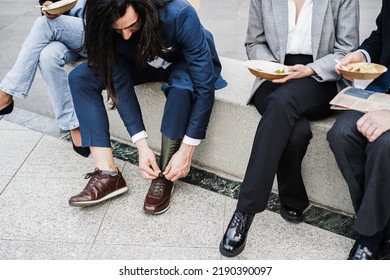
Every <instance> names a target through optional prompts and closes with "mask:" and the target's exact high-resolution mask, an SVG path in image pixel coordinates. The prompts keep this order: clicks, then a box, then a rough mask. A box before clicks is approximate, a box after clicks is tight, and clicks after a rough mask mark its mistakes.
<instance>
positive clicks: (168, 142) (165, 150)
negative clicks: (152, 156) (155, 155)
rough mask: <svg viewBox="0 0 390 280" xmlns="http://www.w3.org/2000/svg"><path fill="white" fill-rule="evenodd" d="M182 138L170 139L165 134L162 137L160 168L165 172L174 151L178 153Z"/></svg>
mask: <svg viewBox="0 0 390 280" xmlns="http://www.w3.org/2000/svg"><path fill="white" fill-rule="evenodd" d="M181 140H182V139H170V138H168V137H167V136H165V135H164V134H163V135H162V139H161V156H160V169H161V172H164V170H165V168H166V167H167V165H168V163H169V161H170V160H171V158H172V156H173V154H174V153H176V152H177V151H178V150H179V148H180V144H181Z"/></svg>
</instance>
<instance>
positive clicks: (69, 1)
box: [42, 0, 77, 15]
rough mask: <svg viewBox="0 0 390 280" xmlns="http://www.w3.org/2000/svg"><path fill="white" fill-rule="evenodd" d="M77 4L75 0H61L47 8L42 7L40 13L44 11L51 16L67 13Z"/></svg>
mask: <svg viewBox="0 0 390 280" xmlns="http://www.w3.org/2000/svg"><path fill="white" fill-rule="evenodd" d="M76 4H77V0H61V1H58V2H55V3H53V4H50V5H49V6H47V7H43V8H42V11H45V12H47V13H49V14H51V15H58V14H63V13H66V12H67V11H69V10H71V9H73V8H74V7H75V6H76Z"/></svg>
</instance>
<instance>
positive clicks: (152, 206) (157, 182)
mask: <svg viewBox="0 0 390 280" xmlns="http://www.w3.org/2000/svg"><path fill="white" fill-rule="evenodd" d="M173 190H174V187H173V182H172V181H169V180H167V179H165V178H164V177H157V178H156V179H154V180H153V181H152V183H151V184H150V187H149V191H148V193H147V194H146V197H145V201H144V208H143V211H144V212H145V213H146V214H150V215H157V214H162V213H164V212H165V211H167V210H168V208H169V206H170V203H171V194H172V193H173Z"/></svg>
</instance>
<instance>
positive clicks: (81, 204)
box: [69, 187, 129, 207]
mask: <svg viewBox="0 0 390 280" xmlns="http://www.w3.org/2000/svg"><path fill="white" fill-rule="evenodd" d="M128 190H129V187H123V188H120V189H118V190H116V191H113V192H112V193H109V194H108V195H106V196H104V197H102V198H100V199H96V200H90V201H69V205H70V206H73V207H87V206H92V205H95V204H99V203H101V202H103V201H105V200H107V199H110V198H113V197H116V196H118V195H121V194H124V193H125V192H127V191H128Z"/></svg>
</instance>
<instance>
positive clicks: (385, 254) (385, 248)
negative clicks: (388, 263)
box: [379, 239, 390, 260]
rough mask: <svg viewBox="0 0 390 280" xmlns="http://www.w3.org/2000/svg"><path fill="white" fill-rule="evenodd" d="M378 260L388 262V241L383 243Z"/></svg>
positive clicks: (389, 244)
mask: <svg viewBox="0 0 390 280" xmlns="http://www.w3.org/2000/svg"><path fill="white" fill-rule="evenodd" d="M379 259H380V260H390V239H389V240H386V241H385V242H383V244H382V247H381V252H380V254H379Z"/></svg>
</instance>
